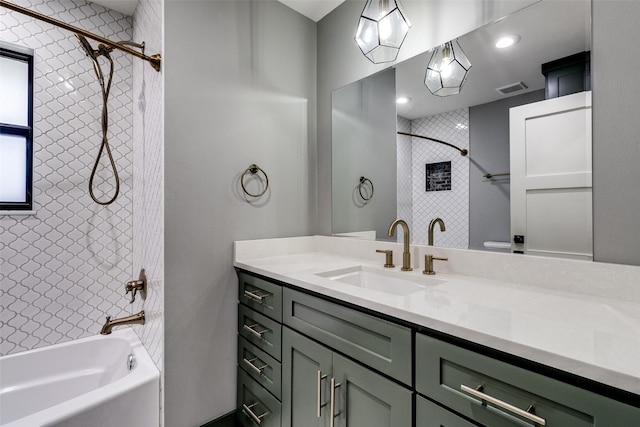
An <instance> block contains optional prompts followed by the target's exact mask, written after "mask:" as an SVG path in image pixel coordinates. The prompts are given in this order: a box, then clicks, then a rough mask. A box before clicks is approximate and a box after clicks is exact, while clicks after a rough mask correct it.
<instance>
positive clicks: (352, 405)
mask: <svg viewBox="0 0 640 427" xmlns="http://www.w3.org/2000/svg"><path fill="white" fill-rule="evenodd" d="M333 376H334V378H335V380H336V382H337V383H339V384H340V386H337V388H336V391H335V395H336V410H335V413H340V415H338V416H337V417H336V423H335V425H336V427H347V426H348V427H411V417H412V403H411V399H412V397H411V391H409V390H408V389H406V388H404V387H402V386H401V385H399V384H397V383H395V382H393V381H391V380H389V379H387V378H385V377H383V376H382V375H380V374H377V373H375V372H373V371H371V370H369V369H367V368H364V367H362V366H360V365H358V364H357V363H355V362H352V361H350V360H349V359H346V358H345V357H342V356H340V355H339V354H336V353H334V355H333ZM374 390H375V392H374Z"/></svg>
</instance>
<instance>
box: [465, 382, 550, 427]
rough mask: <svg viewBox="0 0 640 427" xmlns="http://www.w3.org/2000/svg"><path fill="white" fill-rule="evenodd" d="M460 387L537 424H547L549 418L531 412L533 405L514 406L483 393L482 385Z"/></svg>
mask: <svg viewBox="0 0 640 427" xmlns="http://www.w3.org/2000/svg"><path fill="white" fill-rule="evenodd" d="M460 389H461V390H462V391H464V392H465V393H468V394H470V395H472V396H475V397H477V398H479V399H481V400H484V401H487V402H489V403H492V404H494V405H496V406H498V407H500V408H502V409H506V410H507V411H509V412H512V413H514V414H516V415H519V416H521V417H523V418H526V419H528V420H529V421H533V422H534V423H536V424H539V425H541V426H545V425H547V420H545V419H544V418H542V417H539V416H537V415H535V414H532V413H531V412H529V411H531V410H533V406H530V407H529V409H527V410H526V411H525V410H524V409H520V408H518V407H517V406H513V405H512V404H510V403H507V402H505V401H503V400H500V399H497V398H495V397H493V396H490V395H488V394H486V393H483V392H482V386H478V388H477V389H475V388H471V387H469V386H466V385H464V384H460Z"/></svg>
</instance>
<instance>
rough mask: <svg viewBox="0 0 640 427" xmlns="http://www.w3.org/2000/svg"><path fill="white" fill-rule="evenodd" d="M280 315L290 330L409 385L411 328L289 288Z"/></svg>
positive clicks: (286, 289)
mask: <svg viewBox="0 0 640 427" xmlns="http://www.w3.org/2000/svg"><path fill="white" fill-rule="evenodd" d="M282 315H283V318H284V323H285V324H286V325H288V326H290V327H292V328H293V329H296V330H298V331H300V332H302V333H303V334H306V335H308V336H310V337H312V338H314V339H316V340H318V341H320V342H321V343H323V344H325V345H327V346H329V347H331V348H333V349H336V350H338V351H341V352H343V353H344V354H348V355H349V356H350V357H352V358H353V359H355V360H358V361H359V362H361V363H363V364H365V365H368V366H371V367H372V368H374V369H377V370H378V371H380V372H382V373H385V374H387V375H389V376H391V377H393V378H396V379H397V380H399V381H402V382H403V383H405V384H411V353H412V348H411V330H410V329H408V328H405V327H402V326H399V325H396V324H394V323H391V322H388V321H386V320H382V319H378V318H376V317H373V316H370V315H367V314H364V313H361V312H359V311H355V310H352V309H350V308H347V307H343V306H340V305H338V304H334V303H331V302H328V301H325V300H322V299H320V298H316V297H313V296H311V295H308V294H303V293H301V292H297V291H294V290H292V289H288V288H285V289H284V290H283V314H282Z"/></svg>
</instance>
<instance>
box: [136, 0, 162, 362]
mask: <svg viewBox="0 0 640 427" xmlns="http://www.w3.org/2000/svg"><path fill="white" fill-rule="evenodd" d="M162 6H163V3H162V0H141V1H140V2H139V3H138V6H137V8H136V11H135V14H134V17H133V36H134V40H135V41H137V42H142V41H144V42H145V52H146V53H147V54H149V55H153V54H156V53H161V51H162V10H163V9H162ZM162 105H163V87H162V73H159V72H157V71H155V70H154V69H153V68H151V66H150V65H149V64H148V63H147V62H144V61H139V60H134V63H133V142H134V143H133V224H134V226H133V269H134V271H139V270H140V269H141V268H144V269H145V271H146V274H147V279H148V286H149V290H148V295H147V299H146V300H144V301H143V300H142V299H140V298H139V299H138V300H137V301H136V302H135V303H134V305H133V307H132V308H131V311H132V313H136V312H138V311H139V310H142V309H144V310H145V314H146V317H147V322H146V324H145V325H144V326H136V327H134V329H135V330H136V332H137V333H138V335H139V336H140V339H141V340H142V343H143V344H144V346H145V348H146V349H147V351H148V352H149V354H150V355H151V357H152V359H153V361H154V362H155V364H156V366H157V367H158V369H160V370H162V367H163V341H164V340H163V337H164V332H163V310H164V232H163V224H164V219H163V205H164V196H163V188H164V186H163V179H162V176H163V169H164V166H163V157H162V153H163V138H164V136H163V107H162Z"/></svg>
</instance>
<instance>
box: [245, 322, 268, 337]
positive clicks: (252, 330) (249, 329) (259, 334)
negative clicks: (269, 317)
mask: <svg viewBox="0 0 640 427" xmlns="http://www.w3.org/2000/svg"><path fill="white" fill-rule="evenodd" d="M256 326H262V325H261V324H259V323H254V324H253V325H247V324H246V323H245V324H244V326H242V328H243V329H245V330H247V331H249V333H251V334H253V335H255V336H256V337H258V338H260V339H262V338H263V337H262V335H264V333H265V332H269V331H270V330H271V329H269V328H267V329H263V330H262V331H256V330H255V329H254V328H255V327H256ZM262 327H263V328H264V326H262Z"/></svg>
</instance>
